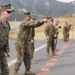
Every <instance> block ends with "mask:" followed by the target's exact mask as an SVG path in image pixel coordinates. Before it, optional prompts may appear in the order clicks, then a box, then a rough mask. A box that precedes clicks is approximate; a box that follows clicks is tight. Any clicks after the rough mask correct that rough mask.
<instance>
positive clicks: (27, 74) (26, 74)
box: [25, 70, 35, 75]
mask: <svg viewBox="0 0 75 75" xmlns="http://www.w3.org/2000/svg"><path fill="white" fill-rule="evenodd" d="M25 75H35V74H34V73H32V72H31V71H30V70H26V71H25Z"/></svg>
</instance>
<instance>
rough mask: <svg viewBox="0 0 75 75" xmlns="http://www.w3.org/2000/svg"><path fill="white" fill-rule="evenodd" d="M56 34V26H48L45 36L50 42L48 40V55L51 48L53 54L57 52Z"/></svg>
mask: <svg viewBox="0 0 75 75" xmlns="http://www.w3.org/2000/svg"><path fill="white" fill-rule="evenodd" d="M54 34H55V27H54V25H47V26H46V28H45V35H46V36H49V40H47V53H50V50H49V48H50V47H51V50H52V53H54V52H55V46H54Z"/></svg>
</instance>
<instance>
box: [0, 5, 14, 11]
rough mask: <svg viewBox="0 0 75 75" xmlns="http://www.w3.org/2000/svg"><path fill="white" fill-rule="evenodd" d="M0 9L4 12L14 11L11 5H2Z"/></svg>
mask: <svg viewBox="0 0 75 75" xmlns="http://www.w3.org/2000/svg"><path fill="white" fill-rule="evenodd" d="M0 8H1V9H3V10H6V11H10V12H14V9H13V7H12V6H11V4H3V5H1V6H0Z"/></svg>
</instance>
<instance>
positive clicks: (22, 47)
mask: <svg viewBox="0 0 75 75" xmlns="http://www.w3.org/2000/svg"><path fill="white" fill-rule="evenodd" d="M43 23H44V22H43V21H23V22H22V23H21V25H20V28H19V33H18V38H17V42H16V50H17V62H16V64H15V68H14V69H15V70H16V71H18V70H19V67H20V65H21V63H22V61H24V64H25V67H26V70H30V68H31V58H30V40H31V38H30V28H31V27H37V26H40V25H42V24H43Z"/></svg>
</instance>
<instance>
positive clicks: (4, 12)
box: [0, 4, 14, 75]
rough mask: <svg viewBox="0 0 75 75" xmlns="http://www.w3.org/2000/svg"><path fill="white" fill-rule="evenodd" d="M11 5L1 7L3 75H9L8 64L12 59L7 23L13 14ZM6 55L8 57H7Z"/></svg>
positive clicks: (0, 34)
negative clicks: (8, 59)
mask: <svg viewBox="0 0 75 75" xmlns="http://www.w3.org/2000/svg"><path fill="white" fill-rule="evenodd" d="M13 11H14V10H13V9H11V4H5V5H1V7H0V12H1V14H0V15H1V17H0V69H1V75H9V67H8V63H7V58H6V55H7V57H10V53H9V52H10V51H9V31H10V25H9V22H8V21H7V20H8V19H9V18H10V16H11V14H12V12H13ZM5 54H6V55H5Z"/></svg>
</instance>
